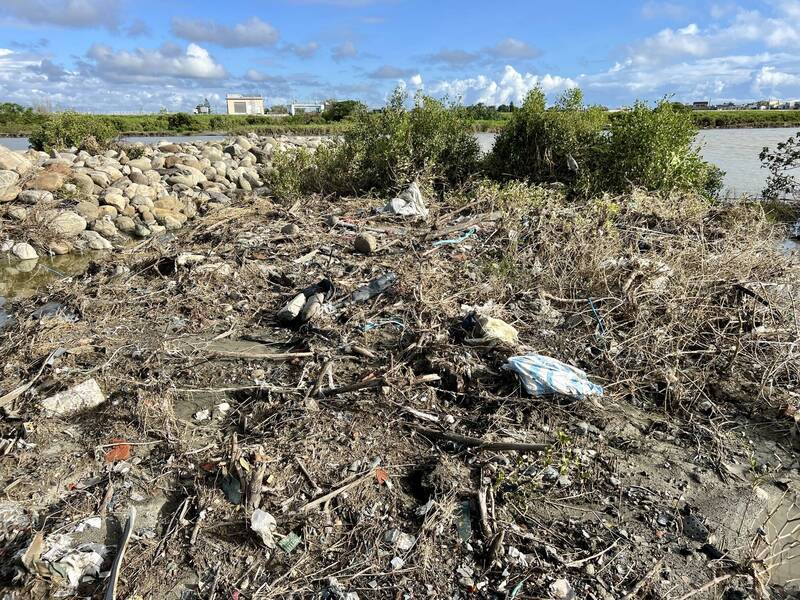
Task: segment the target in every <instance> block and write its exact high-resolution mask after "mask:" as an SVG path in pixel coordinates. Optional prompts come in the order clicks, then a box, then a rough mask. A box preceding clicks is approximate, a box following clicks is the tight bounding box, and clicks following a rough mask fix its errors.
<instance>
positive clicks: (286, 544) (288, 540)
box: [278, 531, 300, 554]
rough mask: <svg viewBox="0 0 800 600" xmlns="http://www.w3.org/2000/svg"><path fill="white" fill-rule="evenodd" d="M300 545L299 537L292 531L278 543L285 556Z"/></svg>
mask: <svg viewBox="0 0 800 600" xmlns="http://www.w3.org/2000/svg"><path fill="white" fill-rule="evenodd" d="M299 545H300V536H299V535H297V534H296V533H295V532H294V531H292V532H291V533H290V534H289V535H287V536H285V537H282V538H281V539H280V540H279V541H278V546H280V548H281V550H283V551H284V552H286V554H290V553H291V552H292V550H294V549H295V548H297V546H299Z"/></svg>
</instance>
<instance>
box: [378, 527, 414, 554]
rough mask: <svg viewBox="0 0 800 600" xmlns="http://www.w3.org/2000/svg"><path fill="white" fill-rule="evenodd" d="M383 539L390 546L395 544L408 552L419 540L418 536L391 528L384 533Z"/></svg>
mask: <svg viewBox="0 0 800 600" xmlns="http://www.w3.org/2000/svg"><path fill="white" fill-rule="evenodd" d="M383 541H384V542H386V543H387V544H389V545H390V546H395V547H396V548H397V549H398V550H400V551H402V552H408V551H409V550H411V548H413V547H414V542H416V541H417V538H415V537H414V536H413V535H410V534H408V533H404V532H402V531H400V530H399V529H390V530H389V531H387V532H386V533H385V534H384V535H383Z"/></svg>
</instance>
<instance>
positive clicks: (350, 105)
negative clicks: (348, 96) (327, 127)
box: [322, 100, 367, 123]
mask: <svg viewBox="0 0 800 600" xmlns="http://www.w3.org/2000/svg"><path fill="white" fill-rule="evenodd" d="M366 108H367V107H366V105H365V104H364V103H363V102H359V101H358V100H339V101H332V102H329V103H328V104H327V105H326V106H325V112H324V113H322V116H323V117H324V118H325V120H326V121H328V122H332V123H336V122H338V121H344V120H345V119H348V118H350V117H352V116H353V115H355V114H356V113H359V112H361V111H364V110H366Z"/></svg>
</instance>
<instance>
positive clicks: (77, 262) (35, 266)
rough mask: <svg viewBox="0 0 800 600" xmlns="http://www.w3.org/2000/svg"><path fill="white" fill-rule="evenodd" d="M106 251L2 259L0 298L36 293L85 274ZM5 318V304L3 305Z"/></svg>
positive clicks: (0, 264)
mask: <svg viewBox="0 0 800 600" xmlns="http://www.w3.org/2000/svg"><path fill="white" fill-rule="evenodd" d="M101 256H102V253H97V252H93V253H88V254H68V255H65V256H53V257H44V258H39V259H34V260H12V259H10V258H8V257H6V258H3V259H0V298H6V299H10V298H21V297H25V296H32V295H33V294H35V293H37V292H38V291H40V289H41V288H43V287H44V286H45V285H47V284H48V283H50V282H52V281H54V280H56V279H60V278H62V277H70V276H72V275H79V274H81V273H83V272H84V271H85V270H86V269H87V267H88V266H89V263H90V262H91V261H92V260H97V259H98V258H99V257H101ZM0 321H2V304H0Z"/></svg>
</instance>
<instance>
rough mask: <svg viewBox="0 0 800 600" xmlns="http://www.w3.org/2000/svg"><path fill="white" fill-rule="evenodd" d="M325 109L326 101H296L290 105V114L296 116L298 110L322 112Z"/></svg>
mask: <svg viewBox="0 0 800 600" xmlns="http://www.w3.org/2000/svg"><path fill="white" fill-rule="evenodd" d="M324 110H325V103H324V102H319V103H318V102H310V103H303V102H295V103H293V104H290V105H289V114H290V115H292V116H295V115H296V114H297V113H298V112H302V113H321V112H323V111H324Z"/></svg>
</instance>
